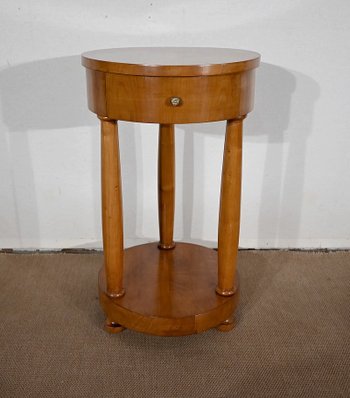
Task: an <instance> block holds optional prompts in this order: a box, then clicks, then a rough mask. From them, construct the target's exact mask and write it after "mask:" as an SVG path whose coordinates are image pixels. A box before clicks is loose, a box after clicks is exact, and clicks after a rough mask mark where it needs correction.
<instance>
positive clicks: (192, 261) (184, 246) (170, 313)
mask: <svg viewBox="0 0 350 398" xmlns="http://www.w3.org/2000/svg"><path fill="white" fill-rule="evenodd" d="M216 285H217V252H216V251H215V250H213V249H209V248H206V247H203V246H199V245H194V244H189V243H176V246H175V248H174V249H171V250H160V249H159V248H158V244H157V243H148V244H145V245H140V246H135V247H131V248H129V249H126V250H125V252H124V288H125V291H126V293H125V295H124V296H123V297H120V298H111V297H109V296H108V295H107V292H106V283H105V273H104V269H103V268H102V269H101V271H100V274H99V292H100V302H101V305H102V308H103V310H104V312H105V314H106V316H107V319H108V322H109V324H110V325H115V326H116V330H118V331H119V330H122V328H121V327H120V326H117V325H121V326H122V327H124V328H128V329H132V330H135V331H138V332H143V333H148V334H152V335H158V336H183V335H189V334H193V333H200V332H202V331H205V330H207V329H211V328H213V327H219V326H220V325H221V324H222V323H223V322H225V321H226V320H228V319H231V317H232V315H233V312H234V310H235V308H236V306H237V303H238V296H239V292H238V290H237V292H236V293H235V294H234V295H233V296H230V297H222V296H219V295H218V294H217V293H216V292H215V288H216Z"/></svg>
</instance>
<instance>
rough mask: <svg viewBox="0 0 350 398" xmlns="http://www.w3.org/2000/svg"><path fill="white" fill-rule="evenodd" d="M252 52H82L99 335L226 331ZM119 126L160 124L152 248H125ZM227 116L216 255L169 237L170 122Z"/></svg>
mask: <svg viewBox="0 0 350 398" xmlns="http://www.w3.org/2000/svg"><path fill="white" fill-rule="evenodd" d="M259 61H260V56H259V54H257V53H254V52H251V51H244V50H232V49H212V48H124V49H109V50H98V51H93V52H89V53H85V54H83V55H82V64H83V65H84V66H85V67H86V77H87V96H88V106H89V109H90V110H91V111H92V112H94V113H96V114H97V116H98V117H99V118H100V119H101V150H102V154H101V171H102V176H101V182H102V224H103V247H104V267H103V269H102V270H101V272H100V279H99V289H100V302H101V305H102V308H103V310H104V312H105V314H106V317H107V320H106V324H105V330H106V331H108V332H110V333H119V332H121V331H123V330H124V329H125V328H130V329H134V330H136V331H139V332H144V333H149V334H154V335H160V336H180V335H186V334H191V333H198V332H201V331H204V330H207V329H209V328H212V327H217V329H218V330H220V331H229V330H231V329H232V328H233V327H234V319H233V312H234V309H235V307H236V305H237V302H238V290H237V287H238V283H237V276H236V274H237V270H236V269H237V251H238V242H239V225H240V200H241V167H242V166H241V165H242V124H243V119H244V118H245V117H246V115H247V114H248V113H249V112H250V111H251V110H252V109H253V102H254V85H255V68H256V67H257V66H258V65H259ZM118 120H126V121H134V122H149V123H158V124H159V142H158V215H159V243H151V244H147V245H142V246H137V247H133V248H130V249H127V250H124V249H123V215H122V194H121V192H122V190H121V186H122V182H121V176H120V160H119V144H118V126H117V121H118ZM217 120H226V121H227V125H226V137H225V147H224V156H223V168H222V177H221V198H220V209H219V228H218V252H215V251H213V250H211V249H208V248H204V247H201V246H198V245H190V244H185V243H179V242H176V244H175V243H174V241H173V230H174V212H175V133H174V124H178V123H195V122H209V121H217Z"/></svg>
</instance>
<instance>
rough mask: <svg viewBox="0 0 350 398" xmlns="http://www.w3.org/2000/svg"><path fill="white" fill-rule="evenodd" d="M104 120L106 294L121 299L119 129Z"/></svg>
mask: <svg viewBox="0 0 350 398" xmlns="http://www.w3.org/2000/svg"><path fill="white" fill-rule="evenodd" d="M100 120H101V188H102V233H103V251H104V267H105V273H106V277H107V278H106V279H107V287H106V289H107V293H108V295H109V296H110V297H120V296H122V295H123V294H124V293H125V291H124V289H123V257H124V251H123V247H124V243H123V210H122V186H121V173H120V158H119V142H118V126H117V123H116V122H115V121H114V120H110V119H107V118H103V117H100Z"/></svg>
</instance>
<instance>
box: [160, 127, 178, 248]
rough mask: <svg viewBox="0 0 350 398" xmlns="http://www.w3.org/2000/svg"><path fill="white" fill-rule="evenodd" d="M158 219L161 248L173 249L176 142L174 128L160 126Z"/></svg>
mask: <svg viewBox="0 0 350 398" xmlns="http://www.w3.org/2000/svg"><path fill="white" fill-rule="evenodd" d="M158 152H159V154H158V218H159V248H160V249H172V248H173V247H174V246H175V243H174V241H173V232H174V215H175V214H174V213H175V140H174V126H173V125H172V124H161V125H160V126H159V142H158Z"/></svg>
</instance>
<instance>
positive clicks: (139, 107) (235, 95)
mask: <svg viewBox="0 0 350 398" xmlns="http://www.w3.org/2000/svg"><path fill="white" fill-rule="evenodd" d="M254 74H255V71H254V70H250V71H246V72H241V73H236V74H231V75H220V76H204V77H203V76H197V77H149V76H129V75H117V74H110V73H107V74H106V103H107V105H106V106H107V115H108V117H110V118H111V119H116V120H128V121H134V122H144V123H161V124H181V123H197V122H210V121H217V120H228V119H233V118H235V117H238V116H241V115H245V114H247V113H248V112H250V111H251V110H252V108H253V100H254V84H253V83H254ZM172 97H179V98H181V103H180V105H179V106H173V105H172V104H171V98H172Z"/></svg>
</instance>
